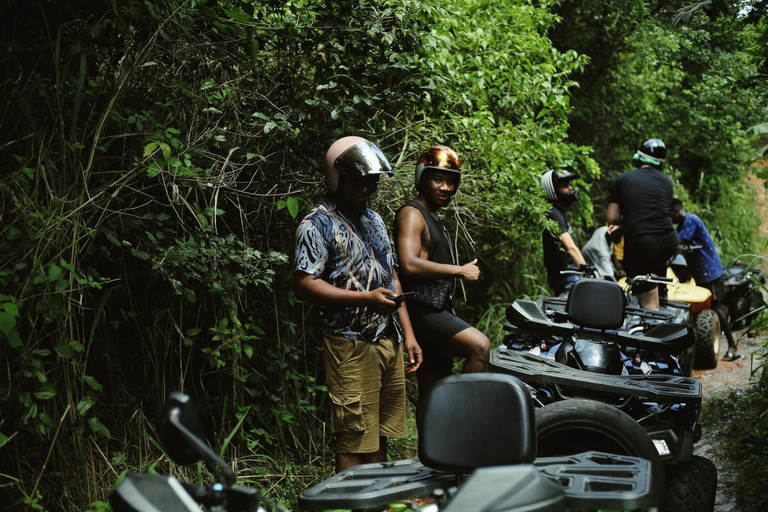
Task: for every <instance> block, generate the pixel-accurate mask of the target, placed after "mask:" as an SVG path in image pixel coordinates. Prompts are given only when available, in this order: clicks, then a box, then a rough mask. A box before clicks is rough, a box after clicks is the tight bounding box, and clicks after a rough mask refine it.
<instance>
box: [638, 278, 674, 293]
mask: <svg viewBox="0 0 768 512" xmlns="http://www.w3.org/2000/svg"><path fill="white" fill-rule="evenodd" d="M674 282H675V280H674V279H672V278H670V277H661V276H657V275H656V274H646V275H639V276H635V277H627V286H629V290H630V291H632V288H634V287H635V285H636V284H638V283H653V284H663V285H667V284H671V283H674Z"/></svg>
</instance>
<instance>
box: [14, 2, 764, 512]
mask: <svg viewBox="0 0 768 512" xmlns="http://www.w3.org/2000/svg"><path fill="white" fill-rule="evenodd" d="M49 4H50V5H49ZM598 4H600V3H598V2H586V3H584V7H583V9H584V12H585V13H591V14H594V10H595V9H597V8H598V7H599V5H598ZM600 5H602V4H600ZM623 5H627V4H626V3H625V4H623ZM8 7H9V8H8V9H7V11H9V12H8V13H7V15H6V16H4V17H3V18H2V19H0V34H2V35H0V43H2V44H0V52H1V54H2V59H0V71H2V76H7V77H14V78H13V79H11V80H5V81H3V82H2V83H1V84H0V92H2V94H0V98H1V99H0V101H2V111H3V116H0V133H2V140H1V141H0V165H2V168H3V169H4V172H3V174H2V176H1V177H0V205H1V206H2V207H1V208H0V219H1V220H2V223H0V226H1V227H0V232H2V237H0V254H1V255H2V256H3V258H2V260H1V261H2V263H0V377H2V378H1V379H0V408H2V410H1V413H2V415H1V417H2V421H1V422H0V451H2V454H1V455H2V457H0V461H1V462H0V474H1V475H10V476H9V477H6V476H2V477H0V481H1V484H2V486H3V491H4V494H5V495H6V496H9V497H10V498H9V499H12V500H20V501H19V502H25V503H27V504H28V506H29V507H30V508H32V507H34V508H37V509H40V510H83V509H86V508H89V507H90V508H91V509H93V510H101V509H103V508H104V505H103V503H102V502H103V501H104V500H105V498H106V494H107V491H108V489H109V488H110V486H111V485H113V484H114V479H115V478H116V477H117V478H120V477H121V475H124V474H125V473H126V472H127V471H134V470H137V469H139V468H141V469H146V470H149V471H156V470H157V466H158V465H159V464H169V463H168V462H167V461H166V460H164V459H162V462H161V461H160V460H159V459H158V453H159V446H158V445H157V442H156V441H155V439H156V438H157V433H156V432H155V431H154V428H155V427H154V425H155V419H156V417H157V414H158V410H159V408H160V406H161V405H162V403H163V402H164V400H165V398H166V395H167V394H168V393H169V392H170V391H175V390H179V391H184V392H187V393H189V394H191V395H192V396H194V397H195V398H196V401H197V402H198V403H199V404H201V405H203V404H205V405H206V406H207V407H208V410H207V411H206V414H205V417H206V420H205V421H206V428H207V431H208V433H209V437H210V438H211V439H212V441H211V444H212V445H213V446H217V447H221V449H222V450H223V453H224V456H225V458H226V459H228V460H232V461H235V463H236V464H242V465H243V466H246V467H247V468H248V469H253V470H254V474H256V475H258V477H257V478H255V480H256V481H257V482H258V483H266V485H265V486H266V487H270V488H273V486H274V488H273V490H275V491H276V492H277V493H283V494H282V495H283V496H287V497H288V500H287V501H290V500H291V497H294V496H295V495H296V494H297V493H298V492H300V491H301V488H302V486H303V485H308V484H311V483H312V481H313V479H315V478H318V474H323V472H327V468H325V469H319V470H318V468H317V466H318V465H322V464H323V463H327V462H328V461H329V460H330V458H331V454H330V446H331V439H330V437H331V436H330V435H329V434H327V433H326V432H327V431H326V429H325V425H324V420H325V419H326V410H325V408H326V407H327V403H326V401H327V399H326V397H325V388H324V387H323V386H322V384H321V382H322V367H321V364H320V362H319V355H318V351H317V350H316V346H317V345H316V340H317V337H318V333H317V329H316V324H315V321H314V320H313V318H314V315H313V311H312V308H311V307H310V306H308V305H306V304H304V303H302V302H300V301H298V300H297V299H296V297H295V296H294V294H293V292H292V291H291V290H292V280H293V272H292V268H291V266H290V264H288V259H289V255H290V254H292V252H293V234H294V232H295V228H296V225H297V222H298V221H299V219H301V218H302V216H303V215H304V214H305V213H306V212H307V211H309V209H310V208H311V207H312V205H313V204H314V202H315V200H316V199H317V197H318V196H319V195H320V194H321V193H322V192H323V190H324V189H323V185H322V172H321V170H322V160H323V155H324V152H325V150H326V149H327V148H328V146H329V145H330V144H331V143H332V142H333V141H334V140H335V139H336V138H338V137H339V136H342V135H352V134H355V135H361V136H365V137H368V138H370V139H372V140H374V141H375V142H376V143H377V144H379V145H380V146H381V147H382V149H383V150H384V152H385V154H386V155H387V156H388V157H389V158H390V160H391V161H392V162H393V163H395V167H396V177H395V179H393V180H387V181H385V183H383V184H382V187H381V193H380V194H379V196H378V198H377V199H376V205H375V206H376V208H377V209H378V210H379V211H380V212H382V214H383V215H384V217H385V219H386V220H387V221H388V222H391V220H392V218H393V213H394V210H395V209H396V208H397V207H398V206H399V204H400V203H401V202H402V201H403V200H404V199H406V198H408V197H410V196H412V195H413V191H412V190H411V183H412V179H413V178H412V176H413V174H412V172H413V163H414V160H415V158H416V156H417V155H418V154H419V153H420V152H421V151H422V150H423V149H424V148H425V147H427V146H429V145H432V144H436V143H443V144H447V145H449V146H451V147H453V148H455V149H456V150H457V152H458V153H459V156H460V158H461V160H462V168H463V177H462V183H461V189H460V193H459V195H458V196H457V197H456V200H455V202H454V204H453V206H452V207H451V208H450V209H448V210H447V211H446V212H444V214H443V218H444V219H445V220H446V224H447V225H448V226H449V228H450V231H451V234H452V237H453V238H454V240H455V242H456V245H457V247H458V249H459V256H460V260H461V261H464V262H465V261H470V260H471V259H474V258H475V257H477V258H479V260H480V263H481V267H482V270H483V276H484V277H483V279H482V280H481V281H480V283H479V284H478V285H477V286H473V287H471V288H469V289H468V290H467V295H466V297H463V296H462V297H461V299H462V300H460V301H459V304H458V307H459V309H460V310H463V311H462V314H463V316H465V317H467V318H469V319H476V320H477V321H478V325H481V326H482V328H483V330H484V331H486V332H488V333H489V335H492V336H493V338H494V340H493V341H494V342H495V341H497V339H496V338H498V337H499V336H500V332H499V331H498V327H499V326H500V324H501V319H502V318H503V317H502V315H503V304H506V303H509V302H511V300H513V299H514V298H517V297H520V296H535V295H537V294H538V293H539V292H541V290H542V289H541V283H542V282H543V281H542V279H541V277H542V271H541V264H540V262H541V254H540V250H541V249H540V233H541V229H542V223H541V220H542V214H543V212H544V211H545V210H546V209H547V208H548V205H547V204H546V203H545V202H544V201H543V199H542V197H541V195H540V193H539V185H538V179H539V175H540V174H541V172H543V171H544V170H546V169H549V168H552V167H565V166H572V167H574V168H575V169H576V170H577V171H578V172H579V173H580V176H581V178H580V180H579V181H578V185H579V186H580V188H582V190H583V191H586V192H590V193H591V194H592V201H594V204H595V205H596V207H595V209H596V210H598V211H599V208H600V207H599V205H600V204H601V200H600V199H599V198H600V197H603V195H604V194H605V185H604V183H603V181H602V179H603V178H605V177H606V175H608V176H610V174H609V173H610V172H613V171H614V170H615V169H618V167H619V166H615V165H613V164H612V162H615V161H616V160H615V155H616V154H617V153H614V152H613V151H614V150H615V148H617V147H620V145H617V144H615V141H616V140H618V139H621V140H622V142H621V143H622V144H625V143H626V144H629V145H630V146H631V145H632V144H634V140H635V139H636V134H639V133H641V132H642V133H646V131H647V132H652V131H653V130H657V129H659V127H662V126H667V125H671V124H672V123H673V122H678V121H679V126H675V127H674V136H672V137H670V140H672V141H674V142H675V143H673V144H670V147H672V148H674V149H673V151H674V152H675V156H674V158H673V166H674V167H675V169H677V170H679V174H678V175H676V179H677V182H678V183H679V184H680V191H681V194H683V195H684V196H685V194H688V196H686V197H690V198H693V199H694V200H695V203H696V204H704V202H703V201H702V200H701V198H703V197H706V198H707V199H708V200H709V201H710V202H709V203H707V204H709V205H711V212H716V211H721V210H723V209H725V208H724V206H725V205H728V210H729V211H733V213H732V215H730V216H729V217H728V218H726V219H724V220H722V221H721V220H720V219H718V218H715V217H714V215H712V216H711V218H708V219H707V220H708V221H710V224H711V225H712V226H713V228H712V229H713V230H714V231H715V234H716V236H717V237H718V240H719V242H720V244H721V247H723V248H724V249H723V250H724V252H725V253H727V254H736V253H737V252H739V251H742V252H746V249H747V248H748V243H747V242H746V241H745V242H743V243H741V242H738V243H737V242H734V241H735V240H737V238H736V237H737V236H739V237H742V236H744V237H746V235H745V234H746V233H747V232H748V230H749V229H751V226H752V224H750V223H749V222H748V220H749V215H748V210H746V209H740V206H741V205H742V204H743V203H741V202H739V201H738V197H737V196H738V193H739V192H738V189H732V188H730V187H729V183H730V182H732V181H733V178H734V177H736V176H738V175H739V173H738V171H739V169H740V168H739V165H741V163H742V162H743V154H744V153H743V151H742V149H743V147H744V144H746V143H747V142H748V137H747V136H746V130H745V129H742V128H741V127H742V126H744V127H745V126H751V125H755V124H758V123H759V122H763V121H764V120H763V119H760V120H759V121H756V120H755V118H756V116H757V113H754V112H753V113H748V112H746V111H745V105H747V104H748V102H749V101H752V100H753V99H754V97H755V96H754V91H752V92H750V91H741V90H738V89H735V88H732V89H728V84H730V83H731V81H730V76H728V75H727V73H730V72H735V71H734V70H739V69H743V72H742V78H743V77H744V76H746V75H748V74H749V73H750V72H751V70H752V67H751V66H752V65H755V64H754V62H753V60H750V59H753V58H754V56H752V57H749V58H748V57H747V56H744V55H741V54H738V53H737V52H734V51H732V49H733V48H738V47H739V46H740V45H741V43H742V42H744V41H746V42H750V43H751V42H752V41H753V39H751V38H753V37H756V36H754V34H756V33H757V28H756V27H757V25H755V26H754V27H753V33H749V34H746V35H740V34H738V33H737V32H738V31H736V30H735V29H733V28H732V27H729V25H728V24H727V23H725V22H717V21H715V22H712V23H711V24H709V22H706V23H705V22H703V21H702V22H701V25H700V26H699V25H695V26H694V25H691V26H688V25H684V26H681V27H682V28H677V29H674V30H672V29H669V28H668V27H665V26H664V24H663V23H657V22H656V21H653V20H651V21H653V22H652V23H650V22H649V23H647V24H646V23H645V22H646V21H647V20H649V19H651V17H652V15H654V14H655V13H653V12H650V11H647V7H646V4H645V3H644V2H641V1H639V0H638V1H633V2H631V3H630V4H628V8H627V9H628V10H627V11H626V12H627V13H628V14H627V17H626V18H625V17H621V18H620V19H619V20H618V22H617V24H615V25H611V24H608V23H607V20H608V19H609V18H610V16H608V17H605V18H604V19H603V22H604V23H601V24H599V26H598V25H596V26H595V29H594V31H592V32H590V31H587V30H581V31H580V32H578V33H579V34H580V35H583V36H589V38H587V39H585V40H587V41H589V45H588V47H587V48H582V47H578V48H577V47H574V46H571V47H568V46H559V47H560V50H558V49H556V48H555V47H553V45H552V43H551V42H550V39H549V38H548V37H552V35H553V34H557V33H560V34H562V33H563V32H562V29H561V27H566V26H568V30H571V29H572V27H581V28H583V27H582V25H583V23H579V22H578V21H579V20H578V19H575V18H572V17H569V16H570V15H567V13H568V12H571V11H568V9H570V5H569V4H567V3H562V4H560V3H556V2H549V1H545V2H531V1H528V0H502V1H496V2H490V1H487V0H475V1H471V2H465V1H458V0H452V1H449V2H443V3H440V4H437V5H432V4H430V3H424V2H420V1H416V0H387V1H384V2H381V1H373V0H333V1H325V0H291V1H285V2H276V1H273V0H263V1H256V2H243V1H240V0H220V1H216V2H214V1H212V0H193V1H190V2H181V3H180V2H173V1H170V0H149V1H144V0H126V1H124V2H117V3H115V2H109V1H106V0H98V1H93V2H85V3H84V2H74V1H72V0H64V1H61V2H54V3H45V2H39V1H38V2H11V3H10V4H9V5H8ZM555 10H557V11H558V12H559V15H557V14H553V11H555ZM577 14H578V13H575V11H573V16H576V15H577ZM698 17H699V15H698V14H696V13H694V14H693V16H691V20H692V21H691V23H693V22H695V23H700V21H699V20H698ZM561 20H564V21H561ZM638 21H640V22H643V24H642V26H640V25H638V23H637V22H638ZM566 22H568V25H566ZM708 30H713V34H714V35H712V36H709V35H708V33H707V31H708ZM605 31H607V32H605ZM574 33H576V32H575V31H574ZM605 34H608V36H610V37H608V39H609V40H615V43H616V44H609V45H603V43H604V42H605V40H606V35H605ZM621 34H627V35H624V36H621V37H619V36H620V35H621ZM635 34H636V35H635ZM715 36H717V37H715ZM726 36H727V37H726ZM617 38H618V39H617ZM554 40H555V41H556V42H558V45H559V41H560V39H558V38H554ZM720 41H725V42H726V43H728V44H727V45H726V44H725V43H723V44H720V46H718V44H719V42H720ZM622 45H625V46H622ZM598 47H606V48H609V49H611V51H610V52H608V53H607V54H606V55H604V56H601V55H598V54H597V53H595V52H590V51H587V50H590V48H591V49H594V48H598ZM656 50H659V52H658V55H656ZM585 55H586V56H588V57H589V59H588V58H587V57H585ZM750 55H752V54H750ZM614 56H615V57H616V59H615V60H614V59H613V57H614ZM683 57H685V59H683ZM644 62H645V63H652V64H653V66H652V67H651V68H649V69H646V68H647V67H648V65H647V64H646V65H644V64H643V63H644ZM598 63H602V64H599V67H598V68H593V66H595V65H596V64H598ZM689 64H690V65H691V66H692V67H693V68H695V69H697V72H696V73H692V74H691V73H686V72H683V71H681V69H679V68H681V67H685V66H688V65H689ZM715 68H720V69H722V70H723V72H721V73H712V72H711V70H712V69H715ZM758 68H759V66H758ZM594 69H597V71H599V72H593V70H594ZM622 69H629V70H632V73H630V78H631V79H630V80H629V81H628V82H627V83H626V84H625V85H626V87H625V88H624V89H623V88H622V87H621V85H622V84H624V80H625V78H626V77H627V74H626V73H625V72H622ZM726 72H727V73H726ZM635 75H637V76H635ZM588 76H593V79H591V81H592V82H594V84H592V83H591V82H590V80H585V78H584V77H588ZM697 80H698V81H699V82H701V84H700V85H698V82H697ZM629 92H631V93H632V94H628V93H629ZM673 97H674V98H681V99H680V101H678V102H675V103H674V104H671V102H670V100H669V98H673ZM699 98H701V99H700V100H699ZM662 102H663V103H664V104H670V105H671V106H670V107H669V109H668V111H665V112H664V113H663V115H658V116H657V113H658V111H659V108H658V105H660V104H662ZM637 106H639V108H638V109H637V110H638V111H637V112H634V110H635V108H636V107H637ZM608 114H611V115H608ZM753 114H754V115H753ZM653 116H656V117H653ZM650 118H653V119H654V124H652V125H651V124H647V120H648V119H650ZM616 120H618V122H614V121H616ZM704 128H706V130H709V131H710V132H711V133H712V134H714V135H713V136H711V137H709V140H704V139H706V137H704V136H702V133H703V132H704V130H703V129H704ZM597 134H600V135H601V136H602V137H603V139H604V140H603V139H601V140H597V137H596V136H595V137H593V136H592V135H597ZM606 134H611V135H610V136H608V135H606ZM628 134H631V137H630V136H628ZM697 134H698V137H697ZM587 135H590V136H587ZM630 139H631V141H632V142H631V143H630V142H626V141H629V140H630ZM604 141H605V142H606V144H604V143H603V142H604ZM611 141H613V142H611ZM590 146H594V147H595V150H596V151H595V152H594V153H593V152H592V148H591V147H590ZM683 148H690V149H691V151H692V154H693V153H696V155H699V154H705V155H710V157H708V158H710V160H711V161H710V160H707V161H706V162H705V164H706V165H707V166H708V167H707V169H706V172H698V171H697V172H693V171H692V169H694V167H695V165H694V163H695V162H694V160H693V156H691V155H688V154H687V153H685V152H684V151H683ZM686 151H687V149H686ZM620 153H621V154H622V155H624V156H622V157H621V158H624V159H626V155H625V153H626V151H624V150H621V151H620ZM593 156H594V159H593ZM611 158H614V160H611ZM692 162H693V163H692ZM697 165H699V164H697ZM701 165H704V164H701ZM701 165H700V166H701ZM601 168H602V170H601ZM710 169H711V170H710ZM606 171H608V172H607V173H606ZM734 190H735V191H734ZM601 194H602V195H601ZM592 201H590V200H589V199H588V198H585V199H584V200H582V201H581V202H580V204H579V205H577V208H575V210H574V211H573V212H572V219H573V220H574V224H579V225H581V226H583V227H585V228H586V227H589V226H590V225H591V224H592V223H593V222H594V221H593V217H594V212H593V202H592ZM698 211H699V212H701V213H702V216H706V215H707V214H708V213H709V212H710V210H707V209H706V208H700V209H698ZM575 235H576V237H577V239H578V238H580V237H581V238H583V240H581V241H584V240H585V238H584V237H583V235H582V233H581V232H580V231H579V230H578V229H577V230H576V232H575ZM744 240H746V238H744ZM729 243H730V245H728V244H729ZM497 333H498V334H497ZM412 393H413V392H411V394H412ZM393 448H394V450H395V452H396V453H399V454H407V453H411V452H412V450H413V437H410V438H408V439H405V440H403V441H401V442H398V443H395V444H394V445H393ZM49 453H50V457H48V455H49ZM296 461H301V463H298V462H296ZM163 469H165V468H163ZM280 472H282V473H286V474H290V475H298V474H301V476H304V475H305V474H306V473H308V474H309V476H308V478H306V479H304V478H301V479H299V478H296V479H294V480H291V481H288V480H282V479H281V478H278V477H276V476H274V475H277V474H278V473H280ZM248 474H249V475H250V474H251V473H250V472H248ZM190 475H191V478H193V479H195V480H196V481H203V480H205V479H206V478H208V477H209V475H207V474H205V472H203V471H202V470H198V472H197V473H194V474H190ZM270 475H271V476H270ZM6 478H8V480H6ZM286 482H288V483H286ZM43 491H45V492H43Z"/></svg>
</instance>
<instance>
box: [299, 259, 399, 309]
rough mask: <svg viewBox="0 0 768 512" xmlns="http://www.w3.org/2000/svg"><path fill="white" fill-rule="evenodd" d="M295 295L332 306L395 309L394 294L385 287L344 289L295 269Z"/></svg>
mask: <svg viewBox="0 0 768 512" xmlns="http://www.w3.org/2000/svg"><path fill="white" fill-rule="evenodd" d="M293 283H294V288H295V290H296V295H297V296H298V297H299V298H300V299H302V300H307V301H309V302H313V303H315V304H322V305H323V306H333V307H360V306H362V307H367V308H370V309H372V310H373V311H375V312H377V313H379V314H381V315H387V314H389V313H392V312H393V311H395V310H396V309H397V304H395V302H394V301H393V300H392V298H393V297H394V296H395V294H394V293H392V291H391V290H388V289H387V288H383V287H382V288H377V289H375V290H372V291H369V292H359V291H357V290H345V289H342V288H337V287H335V286H333V285H332V284H331V283H329V282H327V281H323V280H322V279H320V278H319V277H317V276H315V275H312V274H307V273H306V272H301V271H299V270H297V271H296V272H294V274H293Z"/></svg>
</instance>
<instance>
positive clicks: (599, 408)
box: [536, 398, 666, 506]
mask: <svg viewBox="0 0 768 512" xmlns="http://www.w3.org/2000/svg"><path fill="white" fill-rule="evenodd" d="M536 437H537V441H536V443H537V444H536V447H537V455H538V456H539V457H555V456H562V455H574V454H577V453H582V452H585V451H590V450H596V451H601V452H606V453H613V454H616V455H628V456H630V457H641V458H643V459H647V460H649V461H650V462H651V475H652V478H653V480H652V482H653V483H652V485H653V496H654V499H653V502H654V503H653V504H654V506H659V505H660V502H661V500H662V497H664V496H665V495H666V480H665V474H664V464H663V463H662V461H661V457H660V456H659V452H658V451H657V450H656V447H655V446H654V444H653V441H651V438H650V437H649V436H648V434H647V433H646V432H645V430H644V429H643V427H641V426H640V425H639V424H638V423H637V422H636V421H635V420H634V419H632V417H631V416H629V415H628V414H626V413H624V412H622V411H620V410H619V409H617V408H616V407H614V406H612V405H608V404H604V403H602V402H598V401H596V400H584V399H579V398H571V399H567V400H563V401H561V402H554V403H551V404H548V405H545V406H544V407H540V408H538V409H536Z"/></svg>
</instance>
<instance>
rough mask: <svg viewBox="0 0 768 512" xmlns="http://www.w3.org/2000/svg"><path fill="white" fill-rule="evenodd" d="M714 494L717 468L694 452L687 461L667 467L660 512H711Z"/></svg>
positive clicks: (713, 504)
mask: <svg viewBox="0 0 768 512" xmlns="http://www.w3.org/2000/svg"><path fill="white" fill-rule="evenodd" d="M716 493H717V468H715V465H714V464H713V463H712V461H710V460H709V459H706V458H704V457H701V456H698V455H694V456H693V459H692V460H690V461H688V462H681V463H679V464H677V465H676V466H673V465H669V466H667V499H666V500H665V505H664V507H662V508H661V512H667V511H670V512H712V511H713V510H714V509H715V494H716Z"/></svg>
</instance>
